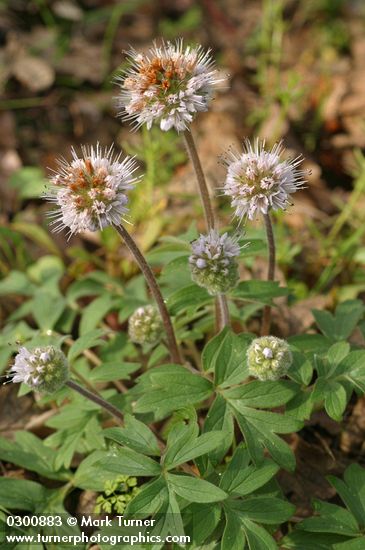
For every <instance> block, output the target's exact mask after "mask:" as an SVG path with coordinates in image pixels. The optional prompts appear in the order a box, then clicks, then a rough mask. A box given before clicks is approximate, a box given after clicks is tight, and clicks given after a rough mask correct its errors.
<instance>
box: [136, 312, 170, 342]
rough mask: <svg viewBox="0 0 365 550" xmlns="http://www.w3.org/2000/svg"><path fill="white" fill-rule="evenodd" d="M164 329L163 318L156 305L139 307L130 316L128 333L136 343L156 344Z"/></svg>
mask: <svg viewBox="0 0 365 550" xmlns="http://www.w3.org/2000/svg"><path fill="white" fill-rule="evenodd" d="M162 331H163V324H162V319H161V317H160V314H159V312H158V311H157V309H156V308H155V307H154V306H151V305H148V306H144V307H139V308H138V309H136V311H135V312H134V313H133V315H131V317H130V318H129V322H128V334H129V338H130V339H131V340H132V342H134V343H135V344H156V343H157V342H159V341H160V339H161V336H162Z"/></svg>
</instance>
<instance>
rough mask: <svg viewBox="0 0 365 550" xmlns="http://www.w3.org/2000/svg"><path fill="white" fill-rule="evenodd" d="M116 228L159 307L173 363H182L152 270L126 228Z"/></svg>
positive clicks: (167, 313) (120, 226)
mask: <svg viewBox="0 0 365 550" xmlns="http://www.w3.org/2000/svg"><path fill="white" fill-rule="evenodd" d="M116 230H117V231H118V233H119V235H120V236H121V237H122V239H123V240H124V242H125V244H126V246H127V247H128V249H129V250H130V252H131V253H132V254H133V256H134V258H135V260H136V262H137V264H138V265H139V268H140V270H141V271H142V273H143V275H144V277H145V279H146V282H147V284H148V286H149V288H150V290H151V293H152V295H153V297H154V299H155V301H156V304H157V307H158V309H159V312H160V315H161V318H162V322H163V324H164V327H165V331H166V338H167V343H168V348H169V352H170V355H171V360H172V361H173V362H174V363H178V364H180V365H181V364H183V361H182V359H181V356H180V351H179V348H178V345H177V341H176V337H175V332H174V328H173V326H172V322H171V318H170V315H169V312H168V311H167V307H166V304H165V301H164V299H163V296H162V294H161V290H160V287H159V286H158V284H157V281H156V279H155V276H154V274H153V271H152V269H151V268H150V266H149V265H148V263H147V262H146V260H145V257H144V256H143V254H142V252H141V251H140V249H139V248H138V246H137V244H136V243H135V241H134V240H133V238H132V237H131V236H130V234H129V233H128V231H127V230H126V228H125V227H124V226H123V225H119V226H116Z"/></svg>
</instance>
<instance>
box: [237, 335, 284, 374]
mask: <svg viewBox="0 0 365 550" xmlns="http://www.w3.org/2000/svg"><path fill="white" fill-rule="evenodd" d="M247 360H248V371H249V373H250V375H251V376H254V377H255V378H258V379H259V380H278V379H279V378H281V377H282V376H285V374H286V373H287V371H288V369H289V367H290V365H291V364H292V361H293V357H292V354H291V351H290V348H289V344H288V342H286V341H285V340H281V339H280V338H276V336H262V337H261V338H255V340H253V341H252V343H251V345H250V347H249V348H248V350H247Z"/></svg>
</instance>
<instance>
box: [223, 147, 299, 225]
mask: <svg viewBox="0 0 365 550" xmlns="http://www.w3.org/2000/svg"><path fill="white" fill-rule="evenodd" d="M283 150H284V148H283V146H282V144H281V143H278V144H276V145H274V147H273V148H272V149H271V150H270V151H266V150H265V142H264V141H262V142H261V141H260V140H258V139H257V140H256V141H255V142H254V145H251V143H250V142H249V141H248V140H246V142H245V144H244V151H243V153H242V154H237V153H234V152H232V151H231V152H230V158H228V159H227V160H226V163H227V167H228V169H227V178H226V181H225V184H224V186H223V192H224V194H225V195H228V196H229V197H231V205H232V207H233V208H235V215H236V216H237V217H238V218H240V220H242V219H244V218H246V217H247V218H248V219H250V220H252V219H253V218H254V217H255V215H256V214H257V213H259V212H261V213H263V214H267V213H268V211H269V210H270V209H273V210H278V209H280V208H281V209H285V208H286V207H287V206H288V204H289V196H290V195H291V194H292V193H295V191H297V190H298V189H301V188H302V187H303V185H304V179H303V177H304V174H305V172H304V171H303V170H298V165H299V164H300V163H301V162H302V159H301V157H297V158H295V159H293V160H283V159H282V158H281V155H282V153H283Z"/></svg>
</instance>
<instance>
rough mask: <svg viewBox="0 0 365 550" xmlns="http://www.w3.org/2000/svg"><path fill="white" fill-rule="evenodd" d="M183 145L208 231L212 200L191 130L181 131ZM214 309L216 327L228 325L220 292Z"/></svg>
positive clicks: (227, 317)
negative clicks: (190, 165) (193, 176)
mask: <svg viewBox="0 0 365 550" xmlns="http://www.w3.org/2000/svg"><path fill="white" fill-rule="evenodd" d="M183 136H184V141H185V147H186V150H187V152H188V155H189V158H190V160H191V163H192V165H193V168H194V172H195V175H196V179H197V182H198V189H199V194H200V200H201V203H202V206H203V210H204V217H205V222H206V226H207V229H208V231H210V230H211V229H214V228H215V226H216V222H215V217H214V211H213V206H212V202H211V200H210V197H209V191H208V186H207V182H206V180H205V176H204V172H203V168H202V165H201V162H200V159H199V155H198V151H197V149H196V145H195V141H194V137H193V134H192V132H191V130H190V131H189V130H185V132H183ZM216 311H217V325H218V329H219V330H220V329H222V328H224V327H225V326H229V324H230V320H229V312H228V305H227V298H226V296H225V295H224V294H221V295H220V296H219V297H217V298H216Z"/></svg>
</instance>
